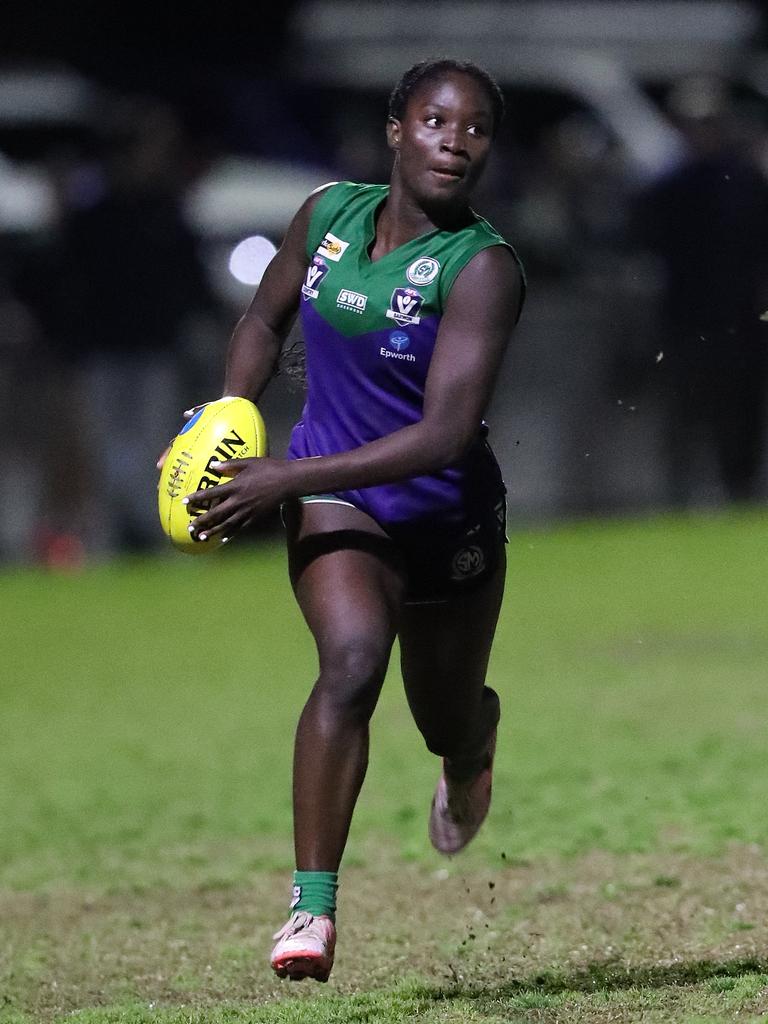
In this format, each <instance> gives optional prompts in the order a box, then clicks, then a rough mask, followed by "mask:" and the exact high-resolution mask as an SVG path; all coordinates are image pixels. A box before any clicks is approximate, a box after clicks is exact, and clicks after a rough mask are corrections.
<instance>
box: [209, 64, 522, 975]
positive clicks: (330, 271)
mask: <svg viewBox="0 0 768 1024" xmlns="http://www.w3.org/2000/svg"><path fill="white" fill-rule="evenodd" d="M502 113H503V99H502V96H501V93H500V91H499V89H498V86H497V85H496V84H495V83H494V81H493V80H492V79H491V78H490V77H489V76H488V75H487V74H486V73H485V72H484V71H482V70H481V69H480V68H478V67H476V66H474V65H472V64H466V63H459V62H456V61H451V60H440V61H431V62H423V63H421V64H417V65H416V66H414V67H413V68H411V69H410V70H409V71H407V72H406V74H405V75H404V76H403V78H402V80H401V82H400V83H399V85H398V86H397V87H396V89H395V90H394V92H393V93H392V96H391V100H390V108H389V119H388V122H387V139H388V142H389V146H390V148H391V150H392V151H393V153H394V164H393V168H392V174H391V179H390V183H389V185H388V186H383V185H355V184H351V183H349V182H342V183H333V184H331V185H328V186H324V187H323V188H321V189H318V191H316V192H315V193H313V194H312V195H311V196H310V197H309V198H308V199H307V200H306V202H305V203H304V205H303V206H302V207H301V209H300V210H299V211H298V213H297V215H296V217H295V219H294V220H293V223H292V224H291V226H290V228H289V230H288V233H287V235H286V238H285V241H284V242H283V245H282V247H281V248H280V250H279V251H278V253H277V255H276V256H275V257H274V259H273V260H272V262H271V264H270V265H269V267H268V268H267V271H266V273H265V275H264V278H263V281H262V283H261V286H260V287H259V290H258V292H257V294H256V296H255V297H254V299H253V301H252V303H251V305H250V307H249V309H248V311H247V312H246V313H245V315H244V316H243V318H242V319H241V320H240V322H239V323H238V325H237V327H236V329H235V332H234V335H233V338H232V341H231V345H230V349H229V354H228V359H227V370H226V382H225V386H224V394H226V395H241V396H244V397H247V398H251V399H253V400H258V398H259V395H260V394H261V393H262V391H263V389H264V388H265V386H266V384H267V382H268V381H269V379H270V377H271V376H272V375H273V373H274V372H275V368H276V366H277V363H278V359H279V356H280V351H281V346H282V344H283V340H284V339H285V337H286V335H287V333H288V330H289V328H290V326H291V323H292V321H293V319H294V316H295V315H296V312H297V310H300V313H301V319H302V324H303V330H304V336H305V342H306V360H307V397H306V405H305V408H304V412H303V415H302V419H301V420H300V422H299V423H298V424H297V425H296V427H295V428H294V430H293V434H292V438H291V443H290V448H289V451H288V456H287V458H286V459H284V460H283V459H271V458H264V459H243V460H242V461H237V462H225V463H221V464H220V466H219V467H218V468H219V469H220V470H221V471H222V472H223V474H224V475H225V476H227V477H231V480H230V481H229V482H227V483H224V484H222V485H220V486H219V487H218V488H217V489H216V497H217V499H219V501H218V503H217V504H215V506H214V507H211V508H210V509H209V511H207V512H205V513H204V514H203V515H201V516H200V517H199V518H198V519H197V520H196V521H195V525H194V527H190V529H191V531H192V532H193V536H194V537H195V538H196V539H197V540H199V541H200V542H201V543H205V541H206V540H207V539H208V538H209V537H211V536H213V535H214V534H222V535H223V536H224V537H226V538H229V537H230V536H231V535H232V534H233V533H234V532H235V531H236V530H238V529H239V528H241V527H242V526H244V525H246V524H248V523H250V522H251V521H252V520H254V519H255V518H257V517H258V516H260V515H262V514H264V513H266V512H269V511H272V510H274V509H275V508H276V507H277V506H279V505H282V507H283V512H284V519H285V522H286V527H287V532H288V553H289V570H290V575H291V581H292V584H293V588H294V591H295V594H296V598H297V600H298V603H299V605H300V607H301V610H302V612H303V614H304V617H305V619H306V621H307V624H308V626H309V628H310V630H311V631H312V634H313V637H314V640H315V643H316V645H317V651H318V658H319V675H318V678H317V680H316V682H315V684H314V687H313V689H312V692H311V694H310V696H309V699H308V700H307V703H306V705H305V707H304V710H303V711H302V713H301V717H300V719H299V723H298V728H297V732H296V744H295V757H294V781H293V794H294V796H293V799H294V829H295V852H296V872H295V875H294V886H293V901H292V903H291V910H292V915H291V917H290V920H289V921H288V923H287V924H286V925H285V926H284V927H283V928H282V929H281V930H280V931H279V932H278V933H277V935H276V936H275V938H276V940H277V944H276V945H275V947H274V949H273V951H272V957H271V963H272V967H273V968H274V970H275V971H276V972H277V974H278V975H280V976H281V977H286V976H288V977H291V978H294V979H299V978H304V977H313V978H316V979H317V980H319V981H325V980H326V979H327V978H328V975H329V972H330V970H331V967H332V964H333V955H334V945H335V938H336V932H335V924H334V921H335V910H336V886H337V871H338V869H339V863H340V861H341V857H342V853H343V851H344V845H345V842H346V839H347V833H348V831H349V826H350V821H351V818H352V812H353V809H354V806H355V802H356V800H357V796H358V793H359V792H360V787H361V785H362V782H363V777H364V775H365V771H366V765H367V760H368V725H369V720H370V718H371V715H372V713H373V710H374V708H375V706H376V702H377V699H378V696H379V691H380V689H381V685H382V682H383V680H384V674H385V672H386V669H387V663H388V660H389V656H390V651H391V648H392V644H393V641H394V639H395V636H398V637H399V639H400V649H401V664H402V674H403V680H404V683H405V691H406V694H407V699H408V703H409V706H410V709H411V712H412V714H413V717H414V719H415V721H416V725H417V726H418V728H419V729H420V731H421V733H422V734H423V736H424V740H425V742H426V745H427V747H428V748H429V750H431V751H432V752H433V753H435V754H438V755H439V756H441V757H442V759H443V761H442V773H441V776H440V779H439V782H438V785H437V790H436V792H435V795H434V799H433V802H432V810H431V815H430V820H429V835H430V838H431V841H432V843H433V845H434V846H435V847H436V848H437V849H438V850H440V851H441V852H443V853H446V854H452V853H456V852H457V851H458V850H460V849H462V847H464V846H465V845H466V844H467V843H468V842H469V840H470V839H471V838H472V837H473V836H474V834H475V833H476V832H477V830H478V828H479V827H480V825H481V823H482V821H483V819H484V818H485V816H486V813H487V811H488V807H489V803H490V796H491V769H492V763H493V755H494V746H495V740H496V725H497V722H498V720H499V700H498V697H497V695H496V693H495V692H494V691H493V690H492V689H490V688H489V687H487V686H486V685H485V675H486V668H487V665H488V657H489V653H490V649H491V643H492V640H493V635H494V630H495V627H496V620H497V617H498V613H499V607H500V603H501V597H502V591H503V587H504V573H505V553H504V543H505V537H504V513H505V500H504V494H505V489H504V484H503V482H502V479H501V475H500V472H499V468H498V465H497V463H496V461H495V459H494V456H493V454H492V452H491V450H490V448H489V447H488V444H487V442H486V440H485V435H486V428H485V425H484V423H483V412H484V410H485V408H486V406H487V405H488V402H489V399H490V397H491V392H492V389H493V385H494V380H495V377H496V375H497V372H498V369H499V364H500V362H501V358H502V355H503V353H504V349H505V347H506V345H507V342H508V339H509V336H510V333H511V331H512V328H513V326H514V324H515V322H516V321H517V318H518V316H519V313H520V307H521V304H522V299H523V291H524V283H523V276H522V272H521V268H520V265H519V262H518V260H517V257H516V256H515V254H514V252H513V250H512V249H511V248H510V246H509V245H507V244H506V243H505V242H504V240H503V239H502V238H501V237H500V236H499V235H498V234H496V232H495V231H494V230H493V229H492V228H491V227H490V225H489V224H488V223H487V222H486V221H484V220H483V219H481V218H480V217H478V216H477V215H476V214H475V213H474V212H473V211H472V209H471V207H470V195H471V193H472V188H473V186H474V185H475V183H476V181H477V179H478V177H479V176H480V174H481V172H482V170H483V167H484V165H485V162H486V159H487V157H488V153H489V150H490V147H491V142H492V140H493V137H494V134H495V132H496V130H497V128H498V125H499V121H500V119H501V116H502ZM189 500H190V501H192V502H194V503H195V505H203V506H205V507H208V506H207V503H208V502H209V500H210V492H205V491H201V492H198V493H196V494H193V495H191V496H190V499H189Z"/></svg>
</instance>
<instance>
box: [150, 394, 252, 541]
mask: <svg viewBox="0 0 768 1024" xmlns="http://www.w3.org/2000/svg"><path fill="white" fill-rule="evenodd" d="M266 454H267V430H266V427H265V426H264V420H263V419H262V418H261V413H260V412H259V410H258V409H257V408H256V406H255V405H254V404H253V402H249V401H248V399H247V398H220V399H219V400H218V401H216V402H208V404H207V405H204V406H203V407H202V408H201V409H198V411H197V412H196V413H195V414H194V416H193V417H192V418H191V419H190V420H189V421H188V422H187V423H185V424H184V426H183V427H182V429H181V430H180V431H179V433H178V434H177V435H176V437H175V438H174V439H173V443H172V444H171V447H170V451H169V452H168V455H167V457H166V460H165V462H164V464H163V468H162V470H161V472H160V480H159V483H158V485H157V503H158V510H159V512H160V522H161V524H162V527H163V530H164V531H165V533H166V534H167V535H168V537H170V539H171V542H172V543H173V545H174V547H176V548H178V549H179V551H184V552H185V553H186V554H190V555H197V554H205V553H206V552H208V551H215V550H216V549H217V548H220V547H221V541H222V538H221V536H220V535H218V534H215V535H214V536H213V537H211V539H210V540H208V541H204V542H202V541H195V540H192V536H191V534H190V532H189V526H190V524H191V523H193V522H194V520H195V519H196V518H197V516H199V515H200V514H201V513H202V512H203V511H204V510H203V509H201V508H193V507H192V506H191V505H184V504H183V499H184V498H185V497H186V496H187V495H188V494H192V493H193V492H194V491H201V490H207V489H208V488H210V487H216V486H217V485H218V484H220V483H222V482H226V480H227V478H226V477H222V475H221V473H217V472H216V471H215V470H214V469H212V467H211V463H212V462H227V461H229V460H231V459H248V458H253V457H257V458H260V457H261V456H263V455H266Z"/></svg>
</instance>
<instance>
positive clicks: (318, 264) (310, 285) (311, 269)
mask: <svg viewBox="0 0 768 1024" xmlns="http://www.w3.org/2000/svg"><path fill="white" fill-rule="evenodd" d="M327 273H328V264H327V263H324V262H323V260H321V259H320V257H319V256H313V257H312V262H311V263H310V264H309V266H308V267H307V276H306V277H305V278H304V284H303V285H302V286H301V294H302V295H303V296H304V298H305V299H316V298H317V295H318V291H317V289H318V288H319V287H320V282H321V281H322V280H323V278H324V277H325V275H326V274H327Z"/></svg>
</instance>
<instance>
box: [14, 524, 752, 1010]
mask: <svg viewBox="0 0 768 1024" xmlns="http://www.w3.org/2000/svg"><path fill="white" fill-rule="evenodd" d="M767 528H768V516H766V515H764V514H761V513H759V512H741V513H732V514H730V515H719V516H709V517H698V518H696V517H691V518H687V517H681V518H675V517H662V518H658V519H653V520H649V521H638V522H614V523H602V524H593V523H583V524H576V525H572V526H569V527H561V528H557V529H548V530H530V531H525V532H519V533H517V534H515V535H513V537H512V543H511V545H510V549H509V555H510V568H509V574H508V589H507V597H506V599H505V605H504V609H503V613H502V619H501V623H500V627H499V635H498V640H497V644H496V647H495V651H494V657H493V661H492V665H491V670H490V682H491V683H492V684H493V685H494V686H495V687H496V689H498V691H499V692H500V694H501V696H502V701H503V708H504V718H503V728H502V731H501V737H500V743H499V754H498V769H497V773H496V779H497V781H496V786H495V797H494V806H493V809H492V813H491V816H490V818H489V821H488V823H487V826H486V827H485V829H484V830H483V832H482V833H481V835H480V837H478V840H477V841H476V843H475V844H474V845H473V847H471V848H470V849H469V850H468V851H467V853H466V854H465V855H463V856H462V858H460V859H458V860H455V861H449V862H444V861H442V860H441V859H440V858H438V856H437V855H436V854H435V853H434V852H433V851H432V850H431V848H430V847H429V845H428V843H427V841H426V838H425V821H426V815H427V810H428V807H429V800H430V797H431V791H432V788H433V786H434V782H435V777H436V762H435V759H434V758H432V757H430V755H428V754H427V753H426V751H425V750H424V749H423V746H422V744H421V741H420V739H419V737H418V735H417V734H416V731H415V728H414V727H413V724H412V723H411V721H410V718H409V715H408V711H407V707H406V705H405V701H404V698H403V696H402V692H401V688H400V683H399V678H398V674H397V672H396V670H395V669H394V668H393V670H392V671H391V672H390V677H389V678H388V681H387V684H386V687H385V691H384V694H383V697H382V700H381V703H380V706H379V708H378V710H377V714H376V717H375V720H374V725H373V730H372V761H371V768H370V771H369V775H368V778H367V780H366V784H365V788H364V790H363V795H362V798H361V801H360V805H359V808H358V812H357V814H356V818H355V822H354V824H353V829H352V834H351V837H350V844H349V848H348V856H347V859H346V870H345V873H344V876H343V877H344V879H345V884H344V887H343V889H342V893H343V894H344V895H343V899H342V910H341V916H340V922H343V925H342V935H341V940H340V943H341V944H340V952H339V963H338V964H337V968H336V970H335V972H334V976H333V979H332V982H331V984H330V986H329V991H328V993H325V992H324V991H323V990H321V989H319V988H318V986H314V988H307V987H306V986H299V987H298V991H296V992H294V991H292V990H291V989H286V987H285V986H282V987H281V986H276V985H275V984H274V983H273V982H272V980H271V979H270V978H269V976H268V974H267V972H266V971H265V970H264V967H263V962H262V961H263V954H264V949H266V948H267V947H268V943H269V929H270V927H274V926H276V925H277V924H278V923H280V915H281V914H282V913H283V909H284V903H285V887H286V886H287V880H288V877H289V871H290V867H291V866H292V864H291V860H292V852H291V850H292V847H291V836H290V829H291V812H290V761H291V740H292V734H293V728H294V725H295V720H296V717H297V715H298V711H299V709H300V707H301V704H302V701H303V699H304V696H305V695H306V693H307V692H308V689H309V687H310V686H311V683H312V680H313V677H314V671H315V658H314V649H313V645H312V642H311V638H310V637H309V636H308V634H307V633H306V631H305V628H304V626H303V623H302V620H301V617H300V614H299V612H298V610H297V609H296V607H295V606H294V603H293V599H292V597H291V595H290V590H289V587H288V584H287V580H286V578H285V571H284V555H283V552H282V550H281V549H280V548H279V547H277V546H274V545H271V544H264V545H261V546H257V547H249V548H245V547H243V548H241V550H239V551H238V550H237V548H234V549H233V550H232V551H228V552H225V553H223V554H222V556H221V557H218V556H216V557H211V558H210V559H203V558H200V559H184V558H182V557H180V556H169V557H168V558H166V559H161V560H154V561H149V560H134V561H124V562H121V563H119V564H115V565H112V566H105V567H101V568H93V569H89V570H87V571H85V572H82V573H79V574H74V575H52V574H46V573H43V572H33V571H24V572H21V571H20V572H8V573H6V574H5V575H4V576H2V577H0V598H1V599H2V606H3V635H4V637H5V638H6V639H5V643H4V645H3V648H4V649H3V652H2V660H3V673H2V674H3V682H2V684H0V822H1V823H2V825H1V827H0V1020H2V1021H8V1022H10V1021H16V1020H22V1019H23V1020H25V1021H26V1020H33V1019H47V1020H50V1019H57V1015H63V1014H65V1013H68V1012H69V1011H71V1010H77V1011H78V1012H77V1013H76V1014H75V1016H74V1018H67V1019H74V1020H76V1021H78V1022H86V1021H88V1022H89V1024H90V1022H93V1024H104V1022H106V1021H113V1020H114V1021H120V1022H121V1024H123V1022H125V1024H127V1022H129V1021H131V1022H133V1021H136V1022H139V1021H144V1020H150V1019H151V1020H153V1021H160V1022H162V1024H170V1022H171V1021H173V1022H174V1024H175V1022H177V1021H179V1022H180V1021H193V1020H194V1021H200V1022H201V1024H203V1022H204V1024H213V1022H217V1024H218V1022H219V1021H222V1022H223V1021H238V1022H239V1021H265V1022H266V1021H270V1022H271V1021H275V1022H277V1021H280V1022H282V1021H286V1022H288V1021H296V1022H303V1021H318V1022H319V1021H336V1020H339V1021H341V1020H344V1021H347V1020H349V1021H378V1020H381V1021H384V1022H387V1024H389V1022H394V1021H399V1020H423V1021H429V1022H432V1021H453V1020H456V1021H459V1020H462V1021H470V1022H471V1021H475V1020H483V1021H497V1020H499V1021H501V1020H526V1021H528V1020H531V1021H533V1020H536V1021H549V1020H551V1021H559V1020H564V1021H565V1020H568V1021H571V1020H585V1021H588V1020H605V1019H611V1015H613V1019H617V1020H637V1019H639V1018H640V1017H641V1016H642V1019H643V1020H649V1021H652V1020H675V1021H683V1020H691V1021H693V1020H701V1021H704V1020H706V1021H714V1020H721V1019H722V1020H730V1019H732V1015H733V1013H734V1012H735V1009H736V1008H738V1009H739V1019H747V1020H748V1019H750V1014H752V1015H753V1016H754V1017H755V1019H756V1018H757V1016H758V1015H759V1014H760V1013H763V1012H764V1011H766V1010H768V995H767V994H766V992H767V991H768V990H767V989H766V984H767V982H766V977H765V973H766V969H768V968H767V965H766V963H765V960H764V956H765V949H766V948H768V947H766V945H765V942H766V938H767V936H766V925H765V923H764V922H765V921H766V920H767V919H768V882H767V881H766V871H765V863H764V859H763V852H762V851H763V849H764V847H765V844H766V840H767V839H768V816H766V814H765V720H764V714H763V709H764V702H765V697H764V691H765V673H766V664H768V602H766V600H765V557H764V554H763V555H761V552H764V551H765V547H766V533H767V532H768V529H767ZM393 662H396V659H393ZM490 883H493V888H490ZM404 885H406V887H407V888H408V891H405V892H403V891H402V889H403V886H404ZM465 889H466V890H467V891H466V892H465V891H464V890H465ZM414 893H415V894H417V896H418V900H417V902H416V903H413V902H412V900H413V894H414ZM481 893H482V898H481V896H480V894H481ZM496 897H498V899H497V898H496ZM491 900H494V902H493V903H492V902H491ZM402 901H405V902H404V903H402ZM345 906H346V907H347V908H348V912H349V914H350V916H349V919H348V920H346V921H345V919H344V913H345V911H344V907H345ZM158 907H160V908H164V910H163V913H164V915H165V916H164V917H159V916H158V912H157V910H156V909H153V908H158ZM395 907H401V908H402V917H403V918H404V920H401V916H398V915H397V914H396V913H395V909H394V908H395ZM739 907H740V908H741V909H737V908H739ZM420 909H421V910H422V911H423V913H424V914H428V915H429V917H427V918H426V919H422V918H421V917H420V915H419V910H420ZM475 911H477V912H478V913H479V914H480V915H481V917H480V918H478V919H477V920H474V919H468V918H467V914H468V913H474V912H475ZM358 914H359V915H360V916H361V917H362V921H358V920H357V915H358ZM372 921H383V922H385V924H386V929H387V935H386V936H384V937H382V936H379V935H374V936H373V937H372V936H371V934H370V925H371V922H372ZM473 921H474V923H473ZM478 921H479V924H478V923H477V922H478ZM430 922H432V924H431V925H430ZM660 922H663V930H660V928H661V925H660ZM486 926H487V927H486ZM424 927H426V928H427V930H428V931H427V934H428V939H426V940H425V939H424V931H423V928H424ZM366 928H367V930H366ZM473 928H474V929H475V931H474V932H473V934H475V936H476V938H474V939H471V940H470V939H468V938H467V936H468V935H469V934H470V932H471V930H472V929H473ZM480 930H481V931H482V949H481V943H480V941H479V939H478V938H477V936H478V935H480ZM489 935H492V938H489ZM393 936H394V937H393ZM371 942H373V943H374V944H376V957H375V963H376V969H373V970H372V969H371V966H370V963H368V962H367V960H366V958H365V957H363V956H362V955H361V953H360V950H361V949H366V948H367V949H370V948H371V947H370V943H371ZM462 942H463V943H464V945H462ZM761 943H762V945H761ZM174 944H175V945H174ZM422 947H423V948H422ZM582 947H584V948H582ZM414 950H416V951H417V952H414ZM606 950H609V952H606ZM521 951H525V954H523V952H521ZM182 953H183V955H182ZM502 958H504V959H502ZM676 958H677V959H676ZM662 961H663V963H662ZM667 961H669V963H667ZM156 964H160V967H158V968H157V970H154V966H155V965H156ZM414 971H415V972H416V973H415V974H414V973H413V972H414ZM675 972H677V973H675ZM158 974H159V975H161V978H160V980H158V978H157V977H156V975H158ZM54 981H55V982H56V985H55V986H53V982H54ZM153 1002H154V1003H155V1004H156V1005H154V1006H152V1007H150V1005H149V1004H150V1003H153ZM104 1007H111V1008H109V1009H105V1008H104ZM601 1014H602V1016H601ZM665 1015H666V1016H665Z"/></svg>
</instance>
